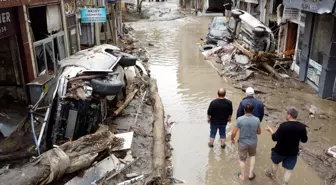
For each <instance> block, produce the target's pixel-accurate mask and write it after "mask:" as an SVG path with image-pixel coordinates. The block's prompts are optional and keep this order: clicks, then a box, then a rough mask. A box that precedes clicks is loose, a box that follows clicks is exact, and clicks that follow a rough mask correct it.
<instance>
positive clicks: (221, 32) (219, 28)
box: [206, 17, 229, 45]
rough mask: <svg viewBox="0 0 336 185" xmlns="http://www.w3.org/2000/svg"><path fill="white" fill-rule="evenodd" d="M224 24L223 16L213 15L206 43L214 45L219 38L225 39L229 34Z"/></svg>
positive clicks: (225, 22)
mask: <svg viewBox="0 0 336 185" xmlns="http://www.w3.org/2000/svg"><path fill="white" fill-rule="evenodd" d="M226 24H227V21H226V18H225V17H214V18H213V19H212V21H211V23H210V24H209V28H208V34H207V36H206V43H207V44H215V45H216V44H217V42H218V41H219V40H224V39H226V37H228V36H229V32H228V30H227V26H226Z"/></svg>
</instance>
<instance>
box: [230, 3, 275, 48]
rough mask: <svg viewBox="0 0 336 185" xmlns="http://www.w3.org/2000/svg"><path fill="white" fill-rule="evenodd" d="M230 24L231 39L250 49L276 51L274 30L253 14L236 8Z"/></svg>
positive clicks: (232, 13)
mask: <svg viewBox="0 0 336 185" xmlns="http://www.w3.org/2000/svg"><path fill="white" fill-rule="evenodd" d="M231 16H232V17H231V19H230V21H229V24H228V31H229V32H230V40H235V41H237V42H238V43H239V44H241V45H242V46H244V47H245V48H246V49H248V50H250V51H254V52H256V51H265V52H274V51H275V47H276V43H275V39H274V34H273V33H272V31H271V30H270V29H269V28H268V27H267V26H265V25H264V24H263V23H262V22H260V21H259V20H258V19H257V18H255V17H253V16H252V15H251V14H249V13H247V12H245V11H243V10H239V9H235V10H232V11H231Z"/></svg>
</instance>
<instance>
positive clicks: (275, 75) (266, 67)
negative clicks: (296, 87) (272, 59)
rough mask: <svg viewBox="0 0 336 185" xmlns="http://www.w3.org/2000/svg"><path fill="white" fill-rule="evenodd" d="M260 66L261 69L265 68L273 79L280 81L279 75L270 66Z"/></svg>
mask: <svg viewBox="0 0 336 185" xmlns="http://www.w3.org/2000/svg"><path fill="white" fill-rule="evenodd" d="M261 66H263V68H265V69H266V70H267V71H268V72H270V73H271V74H273V75H274V77H275V78H276V79H277V80H282V77H281V76H280V75H279V73H277V72H276V71H275V70H274V69H273V68H272V67H271V66H270V65H268V64H267V63H266V62H263V63H261Z"/></svg>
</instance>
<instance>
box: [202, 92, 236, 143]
mask: <svg viewBox="0 0 336 185" xmlns="http://www.w3.org/2000/svg"><path fill="white" fill-rule="evenodd" d="M217 94H218V98H217V99H215V100H213V101H212V102H211V103H210V105H209V108H208V123H209V124H210V139H209V143H208V145H209V147H210V148H212V147H213V144H214V141H215V137H216V134H217V130H218V131H219V136H220V140H221V147H222V148H223V149H224V148H225V139H226V125H227V123H228V122H230V121H231V116H232V112H233V108H232V102H231V101H230V100H228V99H226V98H225V95H226V91H225V90H224V89H219V90H218V92H217Z"/></svg>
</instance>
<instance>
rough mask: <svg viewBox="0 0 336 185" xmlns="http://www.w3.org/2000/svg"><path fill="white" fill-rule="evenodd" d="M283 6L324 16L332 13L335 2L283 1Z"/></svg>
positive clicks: (332, 0)
mask: <svg viewBox="0 0 336 185" xmlns="http://www.w3.org/2000/svg"><path fill="white" fill-rule="evenodd" d="M283 4H284V5H285V6H286V7H289V8H297V9H299V10H303V11H307V12H313V13H317V14H326V13H332V12H333V8H334V4H335V0H319V1H313V0H306V1H298V0H295V1H293V0H283Z"/></svg>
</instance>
